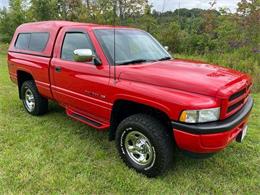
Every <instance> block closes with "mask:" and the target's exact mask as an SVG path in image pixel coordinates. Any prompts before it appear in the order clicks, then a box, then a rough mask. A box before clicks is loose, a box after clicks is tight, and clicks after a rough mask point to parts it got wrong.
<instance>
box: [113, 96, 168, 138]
mask: <svg viewBox="0 0 260 195" xmlns="http://www.w3.org/2000/svg"><path fill="white" fill-rule="evenodd" d="M137 113H144V114H147V115H150V116H153V117H155V118H158V119H159V120H160V121H161V122H162V123H163V124H164V125H166V126H167V128H168V129H169V133H170V134H171V135H172V131H170V130H171V120H170V117H169V113H168V112H167V111H165V109H163V108H162V107H159V106H151V105H147V104H144V103H141V102H138V101H133V100H129V99H117V100H116V101H115V102H114V104H113V108H112V112H111V117H110V130H109V140H114V139H115V133H116V129H117V126H118V125H119V123H120V122H121V121H122V120H124V119H125V118H126V117H128V116H131V115H133V114H137Z"/></svg>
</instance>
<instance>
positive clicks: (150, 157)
mask: <svg viewBox="0 0 260 195" xmlns="http://www.w3.org/2000/svg"><path fill="white" fill-rule="evenodd" d="M116 146H117V149H118V152H119V154H120V156H121V158H122V159H123V161H124V162H125V163H126V165H127V166H128V167H130V168H133V169H135V170H136V171H137V172H139V173H142V174H145V175H146V176H148V177H156V176H158V175H161V174H163V173H164V172H165V171H166V170H167V169H168V168H169V167H170V165H171V164H172V160H173V141H172V138H171V137H170V135H169V133H167V128H166V127H165V126H164V125H163V124H162V123H161V122H160V121H159V120H157V119H156V118H153V117H152V116H149V115H145V114H135V115H132V116H130V117H128V118H126V119H124V120H123V121H122V122H121V123H120V124H119V126H118V128H117V131H116Z"/></svg>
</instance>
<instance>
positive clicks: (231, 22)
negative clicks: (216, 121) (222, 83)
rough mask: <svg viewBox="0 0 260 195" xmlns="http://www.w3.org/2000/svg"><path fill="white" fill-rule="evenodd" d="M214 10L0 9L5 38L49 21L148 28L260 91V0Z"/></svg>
mask: <svg viewBox="0 0 260 195" xmlns="http://www.w3.org/2000/svg"><path fill="white" fill-rule="evenodd" d="M216 1H217V0H209V3H210V8H209V9H207V10H203V9H190V10H189V9H177V10H175V11H167V12H163V13H162V12H160V11H156V10H155V9H153V7H152V5H151V4H149V2H148V1H147V0H10V1H9V7H8V8H2V9H1V10H0V41H2V42H7V43H8V42H9V41H10V40H11V38H12V35H13V33H14V31H15V29H16V28H17V26H18V25H20V24H22V23H25V22H33V21H44V20H69V21H79V22H89V23H98V24H114V23H116V24H117V25H124V26H132V27H137V28H141V29H144V30H146V31H148V32H149V33H151V34H152V35H153V36H155V37H156V38H157V39H158V40H159V41H160V42H161V43H162V44H164V45H167V46H169V48H170V51H171V52H173V53H179V54H182V55H184V56H195V57H196V58H197V57H199V58H202V59H206V60H207V61H210V62H213V63H220V64H223V65H226V66H229V67H232V68H235V69H238V70H241V71H245V72H247V73H249V74H251V75H253V78H254V80H255V83H256V85H255V90H257V91H260V86H259V83H260V73H259V72H260V70H259V62H260V57H259V55H260V33H259V32H260V0H241V1H240V2H239V3H238V5H237V7H238V8H237V10H236V12H235V13H232V12H231V11H230V10H228V9H226V8H225V9H224V8H222V9H220V10H219V11H217V10H216V9H214V8H215V3H216Z"/></svg>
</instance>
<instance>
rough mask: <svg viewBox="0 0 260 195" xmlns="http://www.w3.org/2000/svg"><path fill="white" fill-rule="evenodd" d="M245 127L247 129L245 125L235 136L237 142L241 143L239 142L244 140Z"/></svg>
mask: <svg viewBox="0 0 260 195" xmlns="http://www.w3.org/2000/svg"><path fill="white" fill-rule="evenodd" d="M247 129H248V126H247V125H245V126H244V127H243V129H242V131H241V132H240V133H239V134H238V135H237V137H236V141H237V142H239V143H241V142H242V141H243V140H244V138H245V136H246V134H247Z"/></svg>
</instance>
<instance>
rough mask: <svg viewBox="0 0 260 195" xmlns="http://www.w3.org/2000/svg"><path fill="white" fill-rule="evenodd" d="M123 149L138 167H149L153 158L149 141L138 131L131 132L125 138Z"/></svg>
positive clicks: (152, 150)
mask: <svg viewBox="0 0 260 195" xmlns="http://www.w3.org/2000/svg"><path fill="white" fill-rule="evenodd" d="M125 148H126V151H127V153H128V155H129V157H130V158H131V159H132V160H133V161H134V162H135V163H137V164H139V165H143V166H146V165H149V164H150V163H151V162H152V161H153V159H154V158H155V153H154V149H153V147H152V145H151V143H150V141H149V139H148V138H147V137H146V136H145V135H143V134H142V133H140V132H138V131H132V132H130V133H129V134H128V135H127V136H126V139H125Z"/></svg>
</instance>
